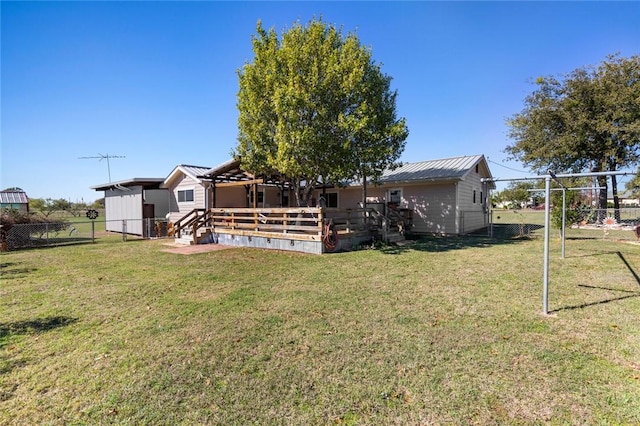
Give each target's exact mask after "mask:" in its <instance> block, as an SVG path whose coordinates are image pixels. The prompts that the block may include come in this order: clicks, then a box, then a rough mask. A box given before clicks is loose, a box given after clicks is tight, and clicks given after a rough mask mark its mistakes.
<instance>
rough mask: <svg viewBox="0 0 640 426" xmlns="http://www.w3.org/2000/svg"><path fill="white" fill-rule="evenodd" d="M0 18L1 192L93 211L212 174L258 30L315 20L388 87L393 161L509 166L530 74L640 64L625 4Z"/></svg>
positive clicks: (15, 5) (233, 123)
mask: <svg viewBox="0 0 640 426" xmlns="http://www.w3.org/2000/svg"><path fill="white" fill-rule="evenodd" d="M0 12H1V24H2V26H1V36H2V39H1V44H2V52H1V60H2V62H1V72H2V76H1V83H2V86H1V119H2V121H1V124H0V126H1V135H0V136H1V152H0V155H1V157H0V161H1V163H0V166H1V171H0V187H2V189H4V188H6V187H12V186H19V187H21V188H23V189H25V190H26V191H27V194H28V195H29V196H30V197H32V198H34V197H38V198H48V197H50V198H65V199H69V200H71V201H74V202H75V201H80V200H84V201H88V202H90V201H93V200H95V199H97V198H100V197H102V193H99V192H96V191H93V190H91V189H89V187H91V186H93V185H98V184H102V183H106V182H108V181H109V176H108V170H107V164H106V161H104V160H103V161H99V160H97V159H94V160H81V159H78V157H83V156H97V155H98V154H109V155H118V156H125V157H126V158H118V159H112V160H111V161H110V169H111V180H112V181H118V180H123V179H129V178H134V177H161V178H162V177H166V176H167V175H168V174H169V173H170V172H171V170H173V168H174V167H175V166H176V165H177V164H191V165H199V166H207V167H213V166H215V165H217V164H219V163H222V162H224V161H226V160H227V159H228V158H229V156H230V152H231V151H232V149H233V148H234V146H235V144H236V135H237V110H236V94H237V89H238V80H237V75H236V71H237V69H238V68H240V67H241V66H242V65H243V64H244V63H245V62H248V61H251V59H252V58H253V53H252V50H251V36H252V35H253V34H254V33H255V27H256V22H257V21H258V19H261V20H262V22H263V25H264V26H265V27H267V28H270V27H274V28H275V29H276V30H278V31H279V32H280V31H281V30H283V29H286V28H290V27H291V25H292V23H294V22H295V21H297V20H300V21H301V22H303V23H306V22H308V21H309V20H310V19H312V18H313V17H314V16H315V17H320V16H321V17H322V18H323V19H324V20H325V21H326V22H328V23H332V24H336V25H337V26H341V27H342V28H343V31H344V32H345V33H346V32H355V33H356V34H357V35H358V37H359V39H360V41H361V43H362V44H363V45H366V46H369V47H370V48H371V49H372V53H373V58H374V59H375V61H377V62H379V63H381V64H382V70H383V72H385V73H386V74H388V75H390V76H391V77H392V78H393V82H392V88H393V89H395V90H397V91H398V98H397V106H398V115H399V116H402V117H405V118H406V120H407V124H408V127H409V131H410V135H409V138H408V139H407V145H406V149H405V152H404V154H403V157H402V160H403V161H405V162H411V161H421V160H429V159H436V158H447V157H452V156H459V155H471V154H484V155H485V156H487V157H488V158H489V160H490V164H489V165H490V167H491V169H492V173H493V175H494V176H496V177H502V178H507V177H521V176H525V175H526V174H525V173H519V172H516V171H514V170H510V169H508V168H506V167H509V168H512V169H516V170H522V169H523V168H522V166H521V165H520V164H518V163H514V162H506V161H504V160H505V157H506V156H505V154H504V153H503V150H504V148H505V147H506V146H507V145H508V144H509V143H510V142H511V141H510V140H509V139H508V138H507V127H506V126H505V119H506V118H507V117H509V116H511V115H513V114H515V113H517V112H519V111H520V110H521V109H522V107H523V99H524V98H525V96H526V95H527V94H528V93H530V92H531V91H532V90H533V89H534V86H533V85H532V81H533V80H534V79H535V78H536V77H538V76H541V75H559V74H563V73H568V72H570V71H572V70H574V69H576V68H579V67H582V66H586V65H596V64H598V63H599V62H601V61H602V60H604V59H605V57H606V56H607V55H608V54H612V53H616V52H619V53H620V54H621V55H622V56H625V57H628V56H631V55H636V54H639V53H640V25H639V24H638V22H639V20H640V3H635V2H622V3H616V2H587V3H583V2H558V3H555V2H525V3H521V2H518V3H515V2H470V3H469V2H310V1H304V2H7V1H3V2H2V3H0Z"/></svg>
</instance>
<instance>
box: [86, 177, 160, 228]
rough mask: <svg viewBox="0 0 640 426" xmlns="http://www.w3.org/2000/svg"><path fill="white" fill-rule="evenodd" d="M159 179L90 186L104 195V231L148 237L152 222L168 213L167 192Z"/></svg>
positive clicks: (137, 179)
mask: <svg viewBox="0 0 640 426" xmlns="http://www.w3.org/2000/svg"><path fill="white" fill-rule="evenodd" d="M163 182H164V179H163V178H133V179H128V180H121V181H118V182H109V183H105V184H102V185H96V186H92V187H91V189H95V190H96V191H104V208H105V221H106V222H105V230H107V231H111V232H119V233H123V234H130V235H139V236H141V237H151V236H154V235H155V229H154V222H155V218H164V217H165V216H166V215H167V214H168V213H169V206H170V197H169V192H168V191H167V190H166V189H164V188H161V185H162V183H163Z"/></svg>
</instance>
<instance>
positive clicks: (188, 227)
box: [174, 209, 213, 245]
mask: <svg viewBox="0 0 640 426" xmlns="http://www.w3.org/2000/svg"><path fill="white" fill-rule="evenodd" d="M210 214H211V212H210V210H207V209H193V210H191V211H190V212H189V213H187V214H186V215H184V216H183V217H182V218H180V219H179V220H178V221H176V223H175V224H174V230H175V231H174V238H175V242H176V243H178V244H184V245H191V244H198V242H199V241H200V240H201V239H202V238H204V237H205V236H207V235H208V234H211V233H212V232H213V227H212V226H209V225H210V223H211V222H212V221H211V217H210Z"/></svg>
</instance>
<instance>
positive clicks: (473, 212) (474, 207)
mask: <svg viewBox="0 0 640 426" xmlns="http://www.w3.org/2000/svg"><path fill="white" fill-rule="evenodd" d="M481 179H482V176H481V175H480V174H478V173H476V172H475V170H471V171H470V172H469V173H468V174H467V175H466V176H465V177H464V179H463V180H462V181H460V182H459V183H458V199H459V201H460V209H459V210H460V213H459V214H460V230H459V233H461V234H465V233H469V232H472V231H475V230H478V229H482V228H484V227H485V226H487V214H486V201H487V185H486V184H484V183H482V182H481ZM474 191H475V200H474Z"/></svg>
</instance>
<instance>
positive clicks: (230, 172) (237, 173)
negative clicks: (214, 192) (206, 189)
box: [199, 158, 288, 185]
mask: <svg viewBox="0 0 640 426" xmlns="http://www.w3.org/2000/svg"><path fill="white" fill-rule="evenodd" d="M199 177H201V178H203V179H207V180H210V181H212V182H214V183H218V184H226V185H233V184H236V185H247V184H250V183H257V181H259V183H261V184H268V185H283V184H284V185H288V182H287V181H286V180H284V179H282V178H281V176H278V175H261V176H258V175H253V174H251V173H249V172H247V171H246V170H243V169H242V167H241V161H240V159H233V158H232V159H230V160H228V161H225V162H224V163H222V164H219V165H217V166H216V167H213V168H211V169H209V170H207V171H206V172H204V173H203V174H202V175H200V176H199Z"/></svg>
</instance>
